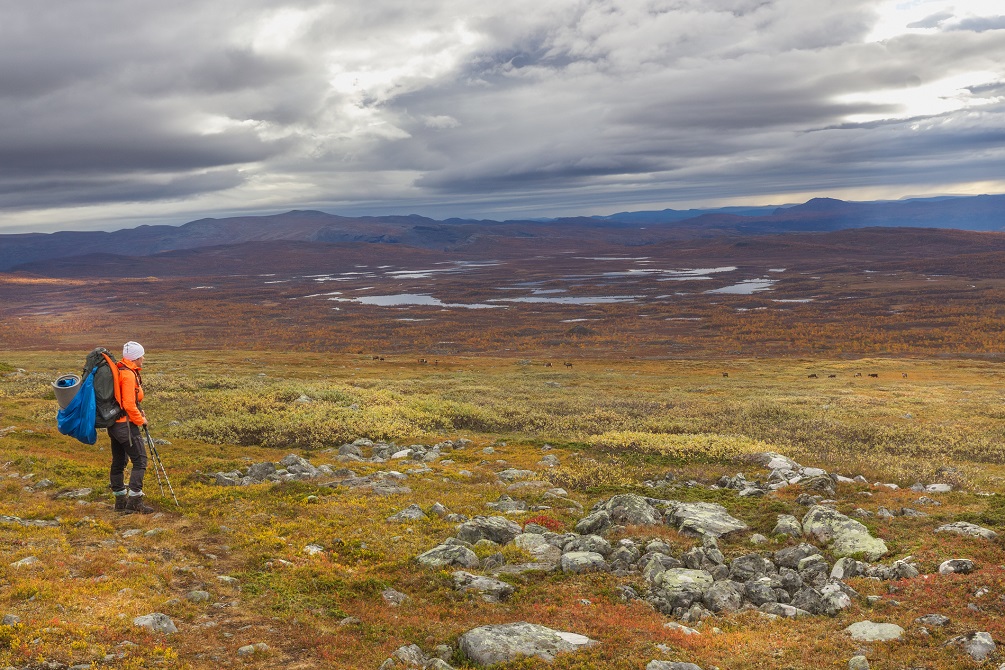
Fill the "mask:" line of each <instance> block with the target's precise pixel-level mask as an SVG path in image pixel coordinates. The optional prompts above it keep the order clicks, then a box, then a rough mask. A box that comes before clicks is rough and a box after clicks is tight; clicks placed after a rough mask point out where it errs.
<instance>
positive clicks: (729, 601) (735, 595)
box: [702, 579, 743, 612]
mask: <svg viewBox="0 0 1005 670" xmlns="http://www.w3.org/2000/svg"><path fill="white" fill-rule="evenodd" d="M702 602H703V603H704V604H705V607H707V608H708V609H710V610H711V611H713V612H735V611H737V610H738V609H740V606H741V605H742V604H743V590H742V588H741V587H740V585H739V584H737V583H736V582H734V581H733V580H731V579H723V580H721V581H718V582H715V583H714V584H712V586H710V587H709V588H708V590H707V591H705V594H704V595H703V596H702Z"/></svg>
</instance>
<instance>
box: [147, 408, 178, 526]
mask: <svg viewBox="0 0 1005 670" xmlns="http://www.w3.org/2000/svg"><path fill="white" fill-rule="evenodd" d="M143 432H144V434H146V436H147V444H149V445H150V451H151V452H152V453H153V455H154V460H155V461H156V463H155V465H154V470H156V469H157V467H160V469H161V472H163V473H164V481H166V482H167V485H168V490H169V491H171V497H172V498H174V504H175V505H177V506H178V507H181V503H180V502H178V496H176V495H175V493H174V487H173V486H171V478H170V477H168V473H167V469H166V468H165V467H164V461H162V460H161V455H160V454H159V453H158V452H157V446H156V445H154V440H153V438H152V437H150V430H149V429H148V428H147V427H146V424H144V425H143ZM157 480H158V481H160V475H158V476H157Z"/></svg>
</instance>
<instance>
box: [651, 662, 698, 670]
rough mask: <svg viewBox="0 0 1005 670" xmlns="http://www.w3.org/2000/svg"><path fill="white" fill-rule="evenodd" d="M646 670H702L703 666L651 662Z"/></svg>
mask: <svg viewBox="0 0 1005 670" xmlns="http://www.w3.org/2000/svg"><path fill="white" fill-rule="evenodd" d="M646 670H701V666H698V665H695V664H694V663H681V662H680V661H649V663H648V664H646Z"/></svg>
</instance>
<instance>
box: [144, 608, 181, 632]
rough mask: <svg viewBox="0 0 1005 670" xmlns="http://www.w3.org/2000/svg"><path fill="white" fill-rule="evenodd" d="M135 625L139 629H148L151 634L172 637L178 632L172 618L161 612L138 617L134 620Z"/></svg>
mask: <svg viewBox="0 0 1005 670" xmlns="http://www.w3.org/2000/svg"><path fill="white" fill-rule="evenodd" d="M133 625H134V626H138V627H139V628H146V629H147V630H149V631H150V632H151V633H163V634H165V635H170V634H172V633H177V632H178V628H177V626H175V625H174V621H171V617H169V616H168V615H167V614H161V613H160V612H154V613H153V614H144V615H143V616H138V617H136V618H135V619H133Z"/></svg>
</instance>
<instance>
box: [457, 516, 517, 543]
mask: <svg viewBox="0 0 1005 670" xmlns="http://www.w3.org/2000/svg"><path fill="white" fill-rule="evenodd" d="M521 532H522V529H521V528H520V525H519V524H517V523H514V522H512V521H510V520H509V519H505V518H503V517H501V516H490V517H484V516H476V517H475V518H473V519H471V520H470V521H467V522H465V523H463V524H461V526H460V528H458V529H457V538H458V539H459V540H464V541H465V542H470V543H471V544H474V543H476V542H478V540H482V539H486V540H491V541H493V542H495V543H496V544H507V543H508V542H511V541H512V540H513V538H515V537H516V536H517V535H519V534H520V533H521Z"/></svg>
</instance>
